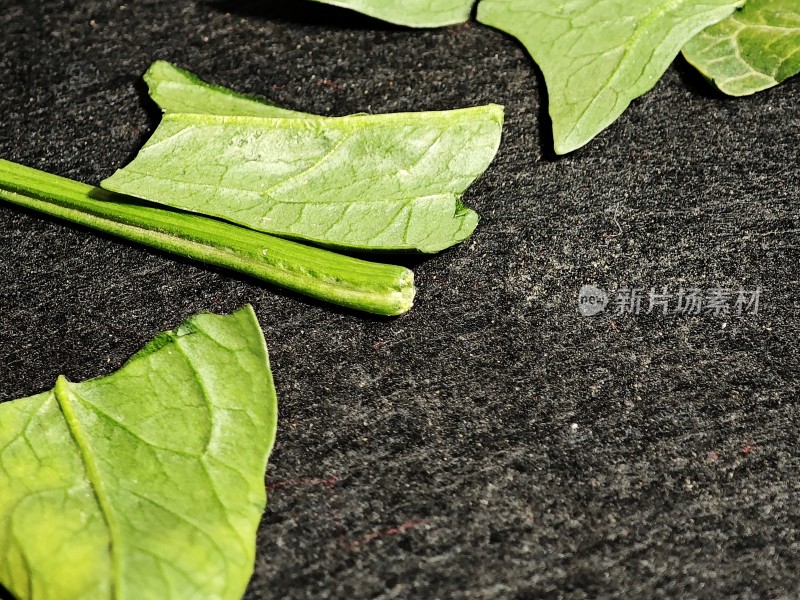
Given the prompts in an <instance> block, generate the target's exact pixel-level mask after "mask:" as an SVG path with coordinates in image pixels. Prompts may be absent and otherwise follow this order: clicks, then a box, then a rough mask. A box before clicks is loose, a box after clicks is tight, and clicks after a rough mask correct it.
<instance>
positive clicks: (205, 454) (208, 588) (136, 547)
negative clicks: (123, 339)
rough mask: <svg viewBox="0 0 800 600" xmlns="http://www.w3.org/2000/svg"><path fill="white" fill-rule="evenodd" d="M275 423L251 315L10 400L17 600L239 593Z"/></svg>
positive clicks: (7, 518)
mask: <svg viewBox="0 0 800 600" xmlns="http://www.w3.org/2000/svg"><path fill="white" fill-rule="evenodd" d="M276 417H277V408H276V399H275V389H274V386H273V382H272V375H271V374H270V369H269V363H268V358H267V350H266V345H265V343H264V338H263V335H262V333H261V330H260V328H259V326H258V322H257V320H256V317H255V314H254V313H253V311H252V309H251V308H250V307H245V308H244V309H241V310H239V311H238V312H236V313H234V314H233V315H230V316H227V317H221V316H216V315H210V314H201V315H196V316H195V317H193V318H191V319H189V320H187V321H185V322H184V323H183V324H181V325H180V326H178V327H177V328H176V329H175V330H174V331H171V332H167V333H163V334H161V335H160V336H158V337H156V338H155V339H154V340H153V341H152V342H151V343H150V344H148V345H147V346H146V347H145V348H144V349H143V350H141V351H140V352H139V353H138V354H136V355H135V356H134V357H133V358H131V359H130V361H129V362H128V363H127V364H125V365H124V366H123V367H122V368H121V369H120V370H119V371H117V372H116V373H113V374H111V375H108V376H106V377H102V378H98V379H92V380H89V381H86V382H84V383H78V384H75V383H70V382H68V381H67V380H66V379H65V378H63V377H60V378H59V379H58V382H57V383H56V385H55V388H54V389H53V390H51V391H49V392H45V393H42V394H38V395H36V396H32V397H29V398H22V399H19V400H14V401H10V402H5V403H3V404H0V489H2V490H3V493H2V494H0V531H2V532H3V534H2V535H0V583H2V584H3V585H4V586H5V587H7V588H8V589H9V591H11V592H12V593H13V594H14V595H16V596H17V597H18V598H20V599H21V600H32V599H41V598H53V599H58V600H78V599H86V600H89V599H91V600H103V599H108V600H111V599H115V600H126V599H130V600H140V599H149V598H152V599H156V598H157V599H159V600H170V599H177V598H219V599H231V600H233V599H238V598H241V596H242V594H243V592H244V589H245V587H246V585H247V582H248V580H249V578H250V575H251V573H252V569H253V561H254V555H255V534H256V528H257V526H258V523H259V519H260V517H261V513H262V512H263V510H264V506H265V503H266V495H265V490H264V470H265V468H266V463H267V457H268V456H269V453H270V450H271V448H272V445H273V441H274V437H275V427H276Z"/></svg>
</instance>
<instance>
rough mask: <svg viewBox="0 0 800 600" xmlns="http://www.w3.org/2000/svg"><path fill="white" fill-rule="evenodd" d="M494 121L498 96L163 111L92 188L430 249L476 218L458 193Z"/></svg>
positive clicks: (303, 235) (496, 126) (364, 242)
mask: <svg viewBox="0 0 800 600" xmlns="http://www.w3.org/2000/svg"><path fill="white" fill-rule="evenodd" d="M502 123H503V109H502V107H500V106H497V105H487V106H481V107H476V108H468V109H461V110H452V111H441V112H422V113H394V114H384V115H351V116H347V117H331V118H318V117H311V118H262V117H251V116H230V115H211V114H182V113H170V112H167V113H166V114H165V115H164V118H163V120H162V122H161V124H160V125H159V127H158V128H157V129H156V131H155V133H154V134H153V136H152V137H151V138H150V140H148V142H147V143H146V144H145V146H144V147H143V148H142V150H141V151H140V152H139V154H138V155H137V156H136V158H135V159H134V160H133V162H131V163H130V164H129V165H128V166H126V167H125V168H124V169H120V170H118V171H117V172H116V173H114V174H113V175H112V176H111V177H110V178H108V179H106V180H105V181H103V182H102V183H101V186H102V187H104V188H106V189H109V190H112V191H115V192H120V193H124V194H128V195H131V196H136V197H139V198H144V199H146V200H150V201H152V202H157V203H162V204H166V205H168V206H171V207H174V208H179V209H182V210H187V211H191V212H198V213H202V214H205V215H210V216H214V217H219V218H222V219H226V220H229V221H232V222H234V223H237V224H240V225H244V226H246V227H250V228H252V229H255V230H258V231H263V232H267V233H272V234H276V235H280V236H284V237H289V238H294V239H301V240H306V241H311V242H315V243H318V244H321V245H325V246H330V247H336V248H347V249H358V250H418V251H421V252H438V251H440V250H442V249H444V248H447V247H449V246H452V245H453V244H456V243H458V242H460V241H462V240H464V239H466V238H467V237H468V236H469V235H470V234H471V233H472V231H473V230H474V229H475V226H476V225H477V222H478V215H477V214H476V213H475V212H474V211H472V210H470V209H468V208H466V207H465V206H464V205H463V204H462V202H461V195H462V194H463V193H464V191H465V190H466V189H467V187H468V186H469V185H470V184H471V183H472V182H473V181H474V180H475V179H476V178H477V177H478V176H479V175H480V174H481V173H482V172H483V171H484V170H485V169H486V168H487V167H488V165H489V163H490V162H491V160H492V159H493V158H494V155H495V153H496V152H497V149H498V146H499V144H500V136H501V133H502Z"/></svg>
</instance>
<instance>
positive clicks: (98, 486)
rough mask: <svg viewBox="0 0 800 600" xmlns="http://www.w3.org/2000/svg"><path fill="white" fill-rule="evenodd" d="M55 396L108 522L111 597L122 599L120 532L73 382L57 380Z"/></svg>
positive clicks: (62, 378)
mask: <svg viewBox="0 0 800 600" xmlns="http://www.w3.org/2000/svg"><path fill="white" fill-rule="evenodd" d="M53 393H54V395H55V398H56V402H58V406H59V408H60V409H61V412H62V414H63V415H64V421H65V422H66V425H67V429H69V432H70V435H71V436H72V439H73V440H74V441H75V445H76V446H77V447H78V451H79V452H80V454H81V460H82V461H83V465H84V467H85V468H86V478H87V479H88V480H89V483H90V484H91V486H92V491H93V492H94V495H95V497H96V498H97V504H98V506H99V507H100V514H101V515H102V516H103V520H104V521H105V522H106V526H107V527H108V537H109V544H108V551H109V554H110V555H111V598H112V599H119V598H121V597H122V595H121V591H120V587H119V586H120V582H121V579H120V561H119V552H118V549H117V545H118V540H119V539H120V533H119V530H118V527H117V522H116V519H115V518H114V514H113V511H112V508H111V500H110V499H109V497H108V494H107V492H106V491H105V489H104V487H103V482H102V479H101V477H100V472H99V470H98V468H97V463H96V461H95V459H94V457H93V456H92V454H91V451H90V447H89V442H88V440H87V439H86V436H85V434H84V432H83V428H82V427H81V424H80V421H79V420H78V417H77V415H76V414H75V410H74V408H73V406H72V400H71V398H70V394H69V382H68V381H67V379H66V377H64V376H63V375H61V376H59V378H58V380H57V381H56V385H55V388H54V389H53Z"/></svg>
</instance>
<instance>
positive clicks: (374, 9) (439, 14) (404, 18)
mask: <svg viewBox="0 0 800 600" xmlns="http://www.w3.org/2000/svg"><path fill="white" fill-rule="evenodd" d="M316 1H317V2H322V3H324V4H332V5H334V6H342V7H344V8H349V9H352V10H356V11H358V12H361V13H364V14H365V15H369V16H370V17H375V18H376V19H381V20H383V21H388V22H390V23H395V24H397V25H406V26H408V27H441V26H444V25H454V24H456V23H463V22H464V21H466V20H468V19H469V15H470V12H472V5H473V4H474V3H475V0H316Z"/></svg>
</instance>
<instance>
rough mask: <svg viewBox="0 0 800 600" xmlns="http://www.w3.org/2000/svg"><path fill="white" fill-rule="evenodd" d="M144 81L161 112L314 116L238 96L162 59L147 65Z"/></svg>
mask: <svg viewBox="0 0 800 600" xmlns="http://www.w3.org/2000/svg"><path fill="white" fill-rule="evenodd" d="M144 80H145V82H146V83H147V87H148V90H149V92H150V97H151V98H152V99H153V100H154V101H155V103H156V104H158V105H159V106H160V107H161V110H163V111H164V112H175V113H192V114H201V115H229V116H240V117H247V116H250V117H279V118H284V119H291V118H303V119H310V118H314V117H315V115H312V114H309V113H304V112H298V111H294V110H288V109H285V108H281V107H280V106H276V105H275V104H272V103H271V102H270V101H269V100H267V99H266V98H262V97H260V96H251V95H247V94H240V93H238V92H234V91H233V90H230V89H228V88H225V87H222V86H220V85H214V84H212V83H206V82H205V81H203V80H202V79H200V78H199V77H197V75H195V74H194V73H190V72H189V71H186V70H184V69H180V68H178V67H176V66H175V65H173V64H171V63H168V62H166V61H164V60H158V61H156V62H154V63H153V64H152V65H150V68H149V69H147V72H146V73H145V74H144ZM319 118H324V117H319Z"/></svg>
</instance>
